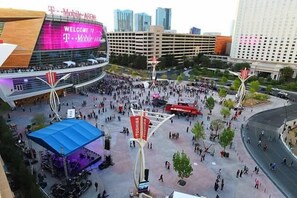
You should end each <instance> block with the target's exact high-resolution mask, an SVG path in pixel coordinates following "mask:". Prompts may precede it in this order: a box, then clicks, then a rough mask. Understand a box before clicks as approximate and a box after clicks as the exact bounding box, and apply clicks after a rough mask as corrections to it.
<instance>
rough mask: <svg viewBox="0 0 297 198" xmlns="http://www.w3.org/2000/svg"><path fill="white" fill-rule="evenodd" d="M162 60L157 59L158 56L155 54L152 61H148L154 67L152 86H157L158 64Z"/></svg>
mask: <svg viewBox="0 0 297 198" xmlns="http://www.w3.org/2000/svg"><path fill="white" fill-rule="evenodd" d="M159 62H160V61H157V59H156V57H155V56H153V58H152V60H151V61H148V63H150V64H152V67H153V71H152V80H153V83H152V86H151V87H154V86H155V81H156V75H157V74H156V66H157V65H158V63H159Z"/></svg>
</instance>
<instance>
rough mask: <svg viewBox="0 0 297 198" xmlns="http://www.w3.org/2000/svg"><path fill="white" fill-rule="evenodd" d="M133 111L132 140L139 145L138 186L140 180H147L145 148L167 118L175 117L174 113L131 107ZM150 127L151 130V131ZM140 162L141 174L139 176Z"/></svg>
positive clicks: (135, 172) (135, 169)
mask: <svg viewBox="0 0 297 198" xmlns="http://www.w3.org/2000/svg"><path fill="white" fill-rule="evenodd" d="M131 111H132V114H133V116H131V117H130V121H131V125H132V131H133V138H130V141H135V142H136V143H138V145H139V150H138V153H137V157H136V162H135V167H134V184H135V187H136V188H138V185H139V182H143V181H145V157H144V150H143V148H144V146H145V145H146V144H147V142H148V140H149V139H150V137H151V136H152V135H153V134H154V133H155V132H156V130H157V129H158V128H159V127H160V126H161V125H162V124H164V123H165V122H166V121H167V120H169V119H170V118H172V117H174V114H166V113H157V112H148V111H143V110H135V109H133V108H131ZM150 129H151V131H149V130H150ZM138 162H139V176H138V177H137V164H138Z"/></svg>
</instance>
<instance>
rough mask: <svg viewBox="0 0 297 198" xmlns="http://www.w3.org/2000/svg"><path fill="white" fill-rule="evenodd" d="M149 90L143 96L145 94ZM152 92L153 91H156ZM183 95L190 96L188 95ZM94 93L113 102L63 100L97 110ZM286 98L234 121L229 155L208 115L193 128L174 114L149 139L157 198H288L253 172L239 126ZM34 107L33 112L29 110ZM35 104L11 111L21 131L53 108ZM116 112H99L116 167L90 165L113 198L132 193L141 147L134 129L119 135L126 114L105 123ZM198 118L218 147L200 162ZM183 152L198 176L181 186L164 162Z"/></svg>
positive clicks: (148, 163) (214, 116)
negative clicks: (217, 185)
mask: <svg viewBox="0 0 297 198" xmlns="http://www.w3.org/2000/svg"><path fill="white" fill-rule="evenodd" d="M147 91H148V90H146V94H147ZM136 92H139V90H136ZM137 94H138V93H137ZM146 94H145V95H144V96H146ZM151 94H153V93H152V92H151ZM183 94H184V95H186V94H185V93H183ZM138 95H139V94H138ZM94 97H97V98H98V102H99V101H102V98H103V97H106V98H107V100H106V104H109V101H111V100H112V99H111V98H110V97H109V96H102V95H98V94H89V97H86V96H80V95H75V94H69V95H67V96H66V97H64V98H61V102H64V103H65V104H66V103H69V106H71V105H72V104H73V105H74V106H76V107H81V103H82V101H83V100H86V101H87V106H86V107H83V108H80V109H81V111H82V112H83V114H87V113H90V112H92V111H93V110H94V103H97V102H96V101H94V100H93V98H94ZM203 97H204V94H200V98H203ZM228 97H233V96H228ZM214 98H215V99H216V100H218V96H217V94H216V93H214ZM282 102H283V101H282V100H281V99H279V98H274V97H272V98H271V103H269V104H266V105H262V106H258V107H254V108H253V112H251V111H250V110H249V109H248V110H245V111H244V112H243V113H242V115H241V117H240V118H239V120H238V121H233V124H232V127H233V128H234V129H235V130H236V134H235V139H234V143H233V146H232V148H231V149H229V148H228V149H227V151H228V152H230V157H229V158H221V157H220V154H219V152H220V151H221V150H222V148H221V147H220V145H219V144H218V143H217V142H211V141H209V140H208V139H209V134H210V131H209V130H208V129H207V128H209V124H210V121H207V119H206V116H200V117H198V118H196V119H195V120H192V124H191V126H190V122H189V121H186V120H185V118H183V117H180V118H179V119H178V118H177V117H174V119H173V120H174V121H173V124H171V123H170V122H167V123H165V124H164V125H163V126H162V127H161V128H160V129H159V130H158V131H157V132H156V133H155V135H154V136H152V138H151V139H150V140H149V142H151V143H152V144H153V149H151V150H150V149H145V155H146V167H147V168H149V169H150V174H149V181H150V189H151V192H152V194H153V195H154V197H164V196H165V195H169V194H170V193H171V192H172V191H174V190H177V191H181V192H185V193H189V194H196V193H199V194H200V195H204V196H207V197H215V196H216V195H217V194H219V195H220V197H228V198H233V197H234V198H237V197H242V198H245V197H247V198H248V197H269V196H271V197H279V198H281V197H283V195H282V193H281V192H280V191H279V190H278V189H277V188H276V187H275V186H274V184H273V183H272V182H271V181H270V180H269V179H268V178H267V177H266V175H265V174H263V173H262V171H260V173H259V175H256V174H252V170H253V169H254V167H255V166H256V163H255V162H254V160H253V159H252V158H251V157H250V155H249V154H248V153H247V151H246V150H245V147H244V145H243V144H242V139H241V136H240V126H241V124H242V123H243V122H244V121H243V117H244V116H245V117H246V119H248V117H250V116H251V115H252V114H254V113H256V112H259V111H262V110H265V109H269V108H274V107H276V106H281V105H282V104H283V103H282ZM199 106H201V107H203V106H204V105H203V104H202V103H201V101H200V102H199ZM30 107H31V112H30V111H29V108H30ZM30 107H29V106H26V107H25V109H26V111H25V112H23V111H22V110H21V109H17V110H16V111H14V112H11V113H10V114H11V118H12V122H15V123H16V124H17V125H18V130H19V131H20V132H22V131H23V130H24V128H25V127H26V126H27V125H28V124H30V120H31V119H32V118H33V117H34V115H35V114H36V113H37V112H43V113H44V114H45V115H46V116H47V115H48V114H49V113H50V109H49V106H48V105H47V104H46V103H41V104H37V105H36V106H30ZM67 108H68V107H67V106H66V105H65V106H62V111H61V112H66V110H67ZM160 111H161V110H160ZM202 112H203V114H204V115H207V113H208V110H207V109H204V108H202ZM219 112H220V105H218V103H217V104H216V106H215V108H214V110H213V114H212V115H211V120H212V119H217V118H220V119H222V116H221V115H220V113H219ZM113 113H114V111H113V110H110V109H109V108H108V111H107V113H105V114H101V115H100V116H99V121H98V122H97V124H98V126H101V125H104V130H105V131H106V130H108V131H109V133H110V134H111V136H112V139H111V154H112V158H113V161H114V163H115V165H114V166H112V167H109V168H107V169H105V170H99V169H97V168H96V166H93V167H91V169H92V168H93V169H92V173H93V174H92V175H91V178H92V180H93V182H95V181H100V184H101V189H100V190H103V188H104V189H105V190H106V191H107V193H108V194H109V197H111V198H113V197H114V198H122V197H123V198H124V197H129V192H130V191H131V190H133V189H134V185H133V167H134V163H135V157H136V153H137V149H136V148H135V149H132V148H130V147H129V138H131V137H132V136H131V133H130V135H129V136H126V135H124V134H122V133H119V132H120V131H121V130H122V128H123V127H129V128H130V122H129V117H128V116H127V114H126V115H125V116H122V121H121V122H119V121H117V120H114V121H111V122H109V123H105V121H104V120H105V116H108V115H112V114H113ZM116 115H117V114H116ZM4 116H5V115H4ZM88 121H89V122H90V123H92V124H94V125H95V123H96V121H95V120H94V119H90V120H88ZM195 121H199V122H201V121H203V122H204V123H205V128H206V134H207V135H206V140H205V144H206V145H207V146H209V145H210V144H213V146H212V147H211V148H212V149H215V155H214V156H211V155H207V156H206V160H205V161H204V162H200V156H199V155H198V154H196V153H194V147H193V146H192V142H191V139H192V134H191V132H190V131H191V127H192V126H193V125H194V122H195ZM188 126H189V127H190V130H189V133H186V128H187V127H188ZM169 131H171V132H179V133H180V138H179V139H178V140H173V139H169V138H168V133H169ZM90 147H92V146H90ZM102 147H103V146H102V142H100V140H99V141H98V143H94V145H93V148H94V149H95V150H96V151H98V152H104V151H102ZM100 150H101V151H100ZM182 150H184V151H185V152H186V153H187V154H188V156H189V157H190V159H191V163H192V166H193V170H194V171H193V175H192V176H190V177H189V178H187V179H185V180H186V182H187V184H186V185H185V186H183V187H182V186H180V185H178V184H177V181H178V180H179V178H178V177H177V173H176V172H175V171H174V170H173V169H172V167H171V169H170V170H167V169H166V168H165V166H164V163H165V161H169V162H170V163H171V164H173V163H172V155H173V153H175V152H176V151H182ZM244 165H246V166H248V168H249V170H250V171H249V175H244V176H243V177H242V178H236V171H237V170H238V169H243V167H244ZM219 169H222V177H223V178H224V181H225V186H224V190H223V191H221V190H219V191H218V192H215V191H214V182H215V179H216V176H217V173H218V171H219ZM160 174H163V176H164V182H159V181H158V178H159V176H160ZM256 178H257V179H260V181H261V186H260V188H259V189H258V190H257V189H255V188H254V185H255V181H254V180H255V179H256ZM97 193H98V192H95V188H91V189H89V190H88V191H87V192H86V193H85V194H84V195H83V196H82V197H88V198H92V197H97Z"/></svg>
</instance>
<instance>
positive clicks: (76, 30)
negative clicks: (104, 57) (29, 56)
mask: <svg viewBox="0 0 297 198" xmlns="http://www.w3.org/2000/svg"><path fill="white" fill-rule="evenodd" d="M102 31H103V28H102V25H98V24H88V23H81V22H58V21H45V22H44V24H43V26H42V30H41V33H40V36H39V39H38V44H37V46H36V48H37V50H60V49H79V48H93V47H99V46H100V41H101V37H102Z"/></svg>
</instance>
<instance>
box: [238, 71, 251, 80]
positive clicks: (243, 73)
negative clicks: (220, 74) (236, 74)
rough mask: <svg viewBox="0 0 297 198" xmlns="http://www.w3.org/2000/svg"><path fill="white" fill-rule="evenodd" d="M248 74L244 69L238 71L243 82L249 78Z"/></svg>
mask: <svg viewBox="0 0 297 198" xmlns="http://www.w3.org/2000/svg"><path fill="white" fill-rule="evenodd" d="M249 73H250V70H249V69H246V68H244V69H242V70H241V71H240V76H241V78H242V79H243V80H245V79H246V78H247V77H248V76H249Z"/></svg>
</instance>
